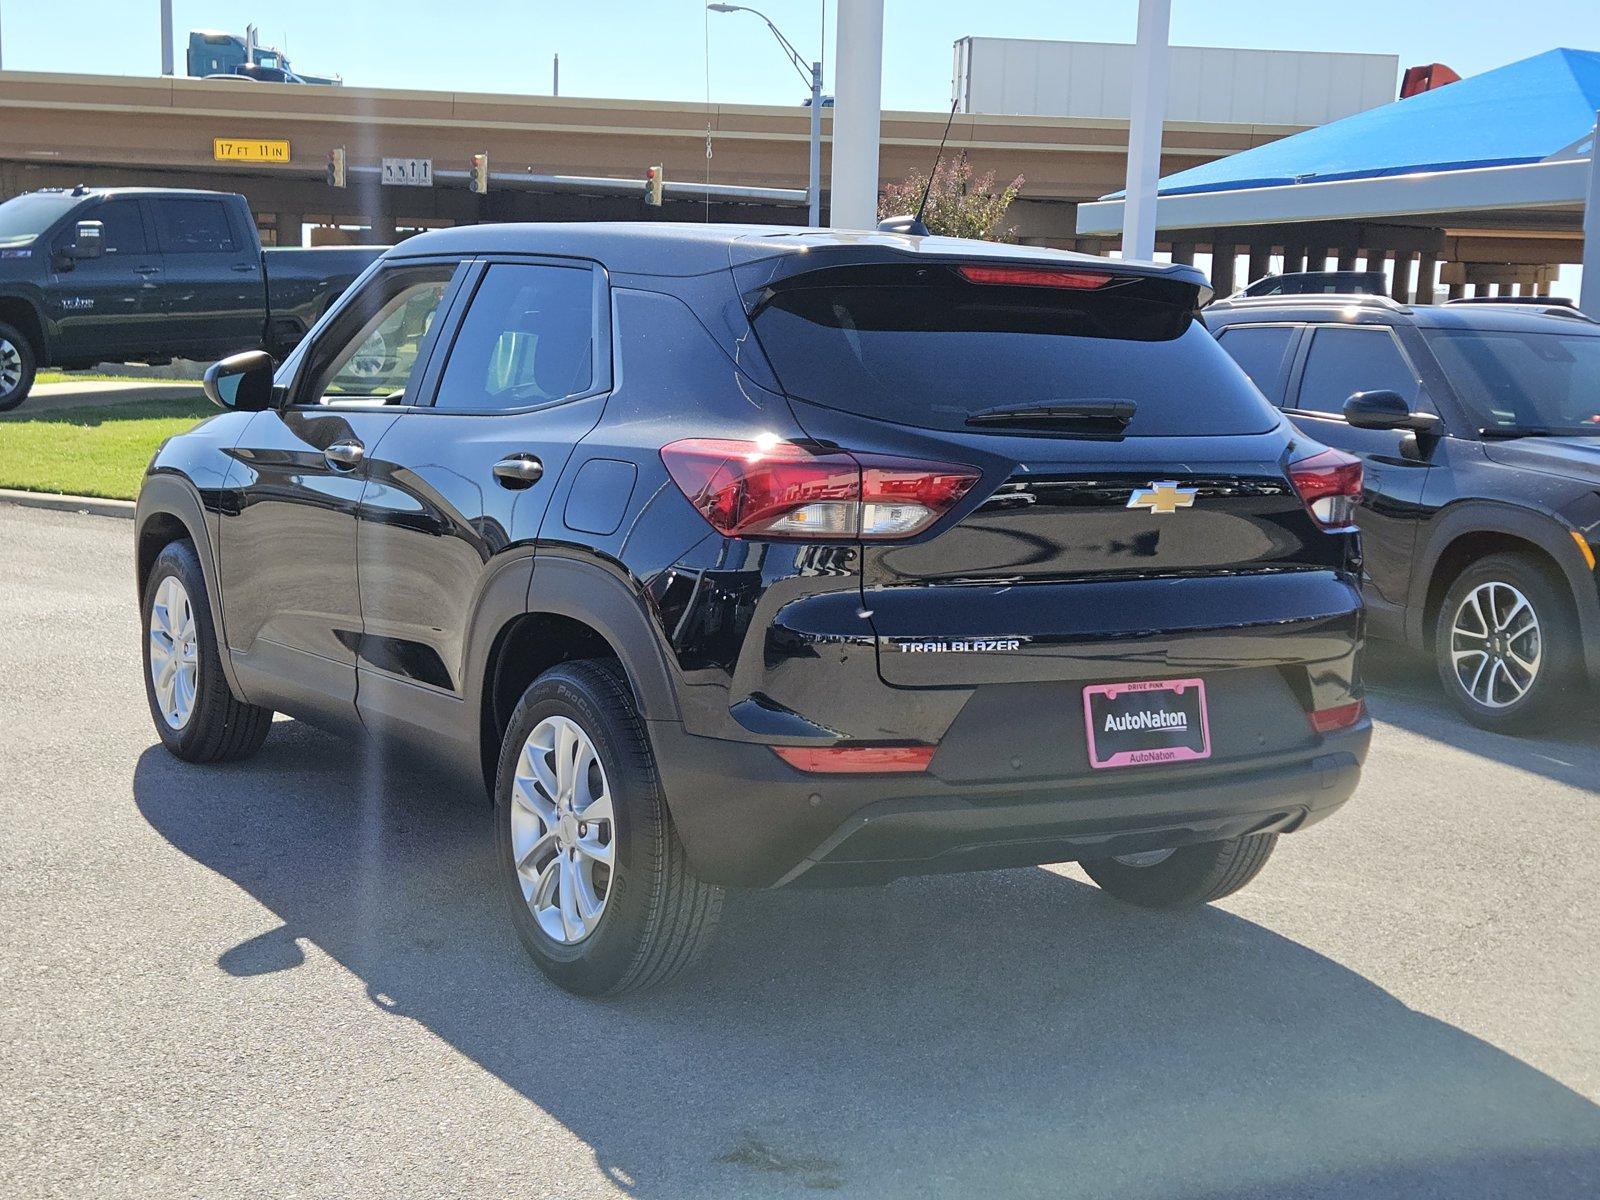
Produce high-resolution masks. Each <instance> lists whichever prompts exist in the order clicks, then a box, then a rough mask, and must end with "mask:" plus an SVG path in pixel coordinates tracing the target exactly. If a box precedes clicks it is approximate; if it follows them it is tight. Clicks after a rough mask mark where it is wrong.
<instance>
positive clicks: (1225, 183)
mask: <svg viewBox="0 0 1600 1200" xmlns="http://www.w3.org/2000/svg"><path fill="white" fill-rule="evenodd" d="M1597 110H1600V53H1596V52H1592V51H1584V50H1568V49H1557V50H1550V51H1547V52H1546V53H1544V54H1539V55H1536V56H1534V57H1533V58H1528V59H1524V60H1522V61H1521V62H1515V63H1511V64H1510V65H1508V66H1504V67H1500V68H1498V69H1496V70H1493V71H1486V72H1484V73H1483V74H1481V75H1474V76H1471V77H1469V78H1466V79H1463V80H1461V81H1460V82H1458V83H1452V84H1448V85H1446V86H1445V87H1442V88H1438V89H1436V90H1434V91H1430V92H1424V93H1422V94H1420V95H1417V96H1412V97H1409V98H1407V99H1404V100H1397V101H1395V102H1394V103H1393V104H1387V105H1384V106H1382V107H1381V108H1375V109H1370V110H1368V111H1366V112H1362V113H1357V114H1355V115H1354V116H1350V117H1345V118H1344V119H1343V120H1339V121H1334V122H1332V123H1330V124H1328V125H1323V126H1320V127H1318V128H1316V129H1309V130H1306V131H1305V132H1303V133H1298V134H1295V135H1293V136H1290V137H1286V138H1283V139H1281V140H1279V141H1276V142H1270V143H1268V144H1266V145H1263V146H1257V147H1255V148H1253V149H1250V150H1245V151H1243V152H1241V153H1239V154H1234V155H1231V156H1230V157H1228V158H1223V159H1218V160H1217V161H1215V162H1211V163H1207V164H1205V165H1203V166H1199V167H1194V168H1191V169H1190V170H1186V171H1180V172H1178V173H1177V174H1174V175H1169V176H1167V177H1165V178H1164V179H1162V180H1161V182H1160V184H1159V186H1158V189H1157V196H1158V201H1157V206H1156V224H1157V227H1158V229H1160V230H1162V231H1165V232H1167V233H1169V234H1171V235H1172V238H1169V240H1175V239H1176V237H1177V236H1178V235H1179V234H1181V231H1184V230H1219V229H1235V228H1237V227H1251V226H1262V225H1273V226H1280V227H1281V226H1285V225H1298V224H1304V223H1308V222H1321V223H1324V225H1326V223H1330V222H1333V223H1338V222H1345V223H1348V222H1386V223H1389V224H1391V225H1398V226H1409V227H1414V228H1419V229H1434V230H1439V231H1442V230H1443V229H1444V228H1446V227H1457V228H1460V227H1467V228H1470V229H1473V230H1478V231H1492V230H1502V231H1513V230H1514V231H1519V232H1523V233H1529V232H1537V233H1543V234H1546V235H1549V234H1566V235H1567V238H1568V240H1567V245H1568V246H1571V245H1573V244H1574V243H1573V242H1572V241H1571V238H1572V235H1575V234H1576V233H1577V232H1578V231H1579V230H1580V229H1581V227H1582V225H1583V214H1584V207H1585V199H1586V197H1587V195H1588V191H1589V175H1590V173H1591V171H1590V159H1591V146H1592V143H1593V137H1594V134H1593V131H1594V126H1595V118H1596V111H1597ZM1121 220H1122V199H1121V193H1115V194H1113V195H1111V196H1107V197H1105V198H1104V199H1103V200H1101V201H1098V202H1096V203H1093V204H1085V205H1080V206H1079V209H1078V232H1079V233H1080V234H1102V235H1103V234H1110V233H1113V232H1115V231H1116V230H1117V229H1118V228H1120V225H1121ZM1242 236H1244V237H1245V238H1246V240H1248V234H1244V235H1242ZM1596 242H1600V237H1597V238H1591V239H1590V244H1591V247H1594V248H1593V249H1590V251H1589V253H1590V254H1593V253H1594V250H1595V249H1600V247H1595V246H1594V243H1596ZM1552 248H1554V247H1552ZM1586 277H1588V278H1590V279H1591V283H1592V286H1594V287H1596V288H1600V270H1596V271H1594V272H1586ZM1596 300H1597V302H1600V295H1597V296H1596Z"/></svg>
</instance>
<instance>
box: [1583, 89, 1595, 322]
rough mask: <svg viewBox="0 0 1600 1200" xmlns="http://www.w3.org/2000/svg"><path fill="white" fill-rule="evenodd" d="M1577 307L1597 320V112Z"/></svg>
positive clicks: (1591, 151) (1584, 209)
mask: <svg viewBox="0 0 1600 1200" xmlns="http://www.w3.org/2000/svg"><path fill="white" fill-rule="evenodd" d="M1578 307H1579V308H1581V309H1583V311H1584V312H1586V313H1588V314H1589V316H1591V317H1594V318H1595V319H1596V320H1600V113H1597V114H1595V123H1594V133H1593V134H1592V135H1591V137H1590V141H1589V194H1588V198H1587V199H1586V200H1585V201H1584V205H1583V286H1582V288H1581V289H1580V291H1579V293H1578Z"/></svg>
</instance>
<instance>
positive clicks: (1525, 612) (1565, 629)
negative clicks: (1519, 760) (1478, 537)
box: [1434, 553, 1583, 732]
mask: <svg viewBox="0 0 1600 1200" xmlns="http://www.w3.org/2000/svg"><path fill="white" fill-rule="evenodd" d="M1434 657H1435V661H1436V663H1437V665H1438V668H1439V681H1440V682H1441V683H1442V684H1443V685H1444V689H1445V692H1446V694H1447V695H1449V697H1450V700H1451V702H1452V703H1454V704H1455V706H1456V707H1457V708H1458V709H1460V710H1461V713H1462V715H1463V716H1465V717H1466V718H1467V720H1469V721H1471V722H1472V723H1473V724H1475V725H1477V726H1479V727H1481V728H1483V729H1494V730H1500V731H1502V732H1510V731H1517V730H1531V729H1536V728H1542V727H1548V726H1550V725H1553V724H1555V723H1556V721H1557V720H1558V718H1559V717H1560V715H1561V712H1560V710H1561V703H1562V700H1563V698H1564V697H1567V696H1570V685H1571V684H1572V683H1573V681H1574V677H1575V675H1576V672H1575V670H1574V669H1573V665H1574V664H1576V663H1580V662H1582V661H1583V644H1582V641H1581V639H1580V638H1579V636H1578V628H1577V621H1576V619H1575V617H1574V615H1573V613H1572V611H1571V606H1570V605H1569V604H1568V603H1567V602H1566V599H1565V598H1564V597H1563V595H1562V594H1561V592H1560V591H1558V590H1557V588H1556V585H1555V583H1554V582H1553V581H1552V580H1551V578H1550V576H1549V574H1548V573H1547V572H1546V571H1544V570H1542V569H1541V568H1540V565H1539V563H1538V561H1537V560H1535V559H1533V558H1531V557H1530V556H1528V555H1526V554H1517V553H1507V554H1490V555H1487V556H1485V557H1484V558H1481V559H1479V560H1478V561H1477V562H1475V563H1473V564H1472V565H1471V566H1469V567H1468V568H1467V569H1466V570H1464V571H1463V572H1461V574H1460V575H1459V576H1457V577H1456V580H1455V582H1454V583H1452V584H1451V585H1450V589H1449V591H1447V592H1446V593H1445V597H1444V602H1443V603H1442V604H1440V606H1439V619H1438V625H1437V627H1436V628H1435V631H1434Z"/></svg>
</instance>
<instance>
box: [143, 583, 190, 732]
mask: <svg viewBox="0 0 1600 1200" xmlns="http://www.w3.org/2000/svg"><path fill="white" fill-rule="evenodd" d="M198 641H199V630H198V628H197V626H196V624H195V619H194V605H192V604H191V603H190V602H189V593H188V592H187V591H186V590H185V589H184V586H183V584H182V582H181V581H180V580H179V579H178V577H177V576H176V575H168V576H166V577H165V578H164V579H162V581H161V583H160V584H159V585H158V586H157V587H156V598H155V602H154V603H153V604H152V605H151V606H150V682H151V683H152V684H154V685H155V692H156V702H157V704H158V705H159V706H160V708H161V716H162V718H163V719H164V720H165V721H166V723H167V724H168V725H170V726H171V727H172V728H174V729H182V728H183V727H184V726H185V725H187V724H188V723H189V717H190V716H191V715H192V714H193V712H194V702H195V697H196V696H197V695H198V693H199V684H200V658H199V653H198Z"/></svg>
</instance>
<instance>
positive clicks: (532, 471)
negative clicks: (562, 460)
mask: <svg viewBox="0 0 1600 1200" xmlns="http://www.w3.org/2000/svg"><path fill="white" fill-rule="evenodd" d="M492 470H493V471H494V477H495V479H496V480H497V481H498V482H499V484H500V486H501V487H503V488H510V489H511V490H512V491H517V490H519V489H521V488H529V487H532V486H533V485H534V484H536V483H538V482H539V480H540V479H541V478H542V477H543V476H544V464H543V463H542V462H540V461H539V460H538V459H537V458H535V457H534V456H533V455H531V454H508V455H506V456H505V457H504V458H502V459H501V460H500V461H499V462H497V463H495V465H494V467H493V468H492Z"/></svg>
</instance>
